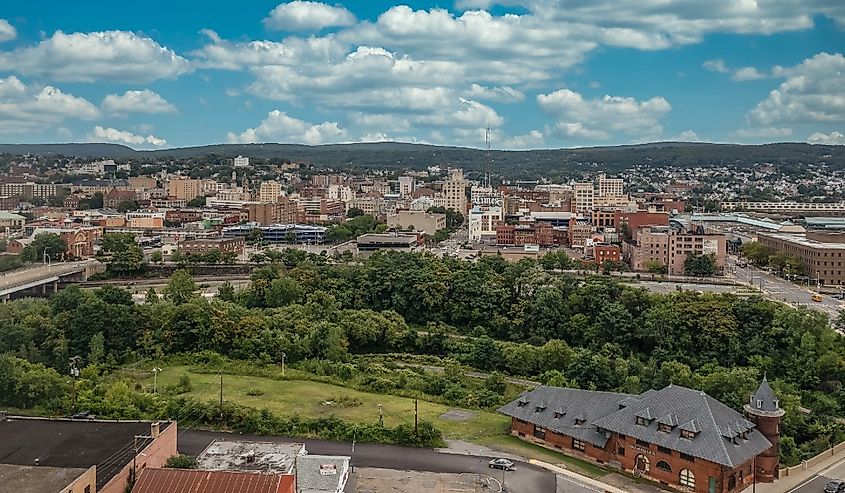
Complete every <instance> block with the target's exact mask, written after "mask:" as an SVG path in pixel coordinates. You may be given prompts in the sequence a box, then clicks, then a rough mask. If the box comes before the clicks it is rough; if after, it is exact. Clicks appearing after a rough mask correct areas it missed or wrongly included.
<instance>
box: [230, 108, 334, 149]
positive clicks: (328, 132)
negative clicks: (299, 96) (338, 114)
mask: <svg viewBox="0 0 845 493" xmlns="http://www.w3.org/2000/svg"><path fill="white" fill-rule="evenodd" d="M346 135H347V132H346V130H344V129H343V128H341V127H340V125H338V123H337V122H323V123H318V124H313V123H309V122H306V121H303V120H299V119H297V118H293V117H291V116H288V114H287V113H285V112H283V111H279V110H273V111H271V112H270V113H268V114H267V117H266V118H265V119H264V120H263V121H262V122H261V123H260V124H259V125H258V126H257V127H255V128H248V129H246V130H245V131H243V132H241V133H240V134H236V133H233V132H230V133H229V134H228V135H227V137H226V140H227V141H229V142H232V143H250V144H251V143H258V142H282V143H295V144H309V145H317V144H324V143H327V142H339V141H341V140H343V139H345V137H346Z"/></svg>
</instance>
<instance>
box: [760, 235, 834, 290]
mask: <svg viewBox="0 0 845 493" xmlns="http://www.w3.org/2000/svg"><path fill="white" fill-rule="evenodd" d="M757 241H759V242H760V243H762V244H763V245H765V246H767V247H769V248H770V249H771V250H772V251H774V252H776V253H784V254H786V255H791V256H793V257H797V258H799V259H800V260H801V266H802V271H803V273H804V274H806V275H807V276H808V277H810V278H811V279H813V280H816V281H817V282H818V283H819V284H822V285H825V286H841V285H843V284H845V267H843V262H845V258H843V254H845V234H843V233H835V232H822V231H808V232H807V233H806V234H782V233H778V234H775V233H760V234H759V235H757Z"/></svg>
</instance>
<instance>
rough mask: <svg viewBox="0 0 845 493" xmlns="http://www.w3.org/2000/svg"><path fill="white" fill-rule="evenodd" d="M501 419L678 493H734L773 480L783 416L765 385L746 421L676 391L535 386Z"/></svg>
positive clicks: (692, 393) (531, 437)
mask: <svg viewBox="0 0 845 493" xmlns="http://www.w3.org/2000/svg"><path fill="white" fill-rule="evenodd" d="M499 412H500V413H502V414H505V415H507V416H510V417H511V434H513V435H515V436H518V437H519V438H522V439H524V440H526V441H530V442H534V443H537V444H539V445H542V446H545V447H547V448H552V449H556V450H559V451H561V452H563V453H565V454H567V455H572V456H575V457H579V458H582V459H587V460H590V461H592V462H596V463H599V464H602V465H607V466H610V467H612V468H616V469H621V470H624V471H628V472H631V473H633V474H634V475H636V476H642V477H645V478H648V479H650V480H653V481H656V482H659V483H660V484H662V485H664V486H667V487H670V488H674V489H677V490H680V491H690V492H701V493H705V492H706V493H715V492H720V493H734V492H739V491H742V490H743V489H745V488H746V487H748V486H751V485H752V484H753V483H755V482H773V481H774V480H775V479H776V478H777V475H778V445H779V441H780V440H779V423H780V418H781V417H782V416H783V414H784V411H783V410H782V409H781V408H780V406H779V404H778V400H777V398H776V397H775V395H774V393H773V392H772V389H771V387H769V384H768V382H767V381H766V380H765V378H764V379H763V382H762V383H761V384H760V387H759V388H758V389H757V391H756V392H755V393H754V394H753V395H752V396H751V397H750V399H749V401H748V404H746V405H745V415H744V416H743V415H742V414H740V413H738V412H736V411H734V410H733V409H731V408H729V407H728V406H726V405H724V404H722V403H721V402H719V401H717V400H716V399H714V398H712V397H710V396H708V395H707V394H705V393H704V392H701V391H698V390H693V389H688V388H686V387H681V386H677V385H669V386H668V387H665V388H663V389H662V390H648V391H646V392H644V393H642V394H640V395H631V394H623V393H616V392H599V391H592V390H580V389H570V388H559V387H546V386H540V387H537V388H535V389H534V390H532V391H530V392H526V393H524V394H522V395H521V396H520V397H519V398H518V399H516V400H514V401H513V402H511V403H509V404H506V405H505V406H503V407H501V408H500V409H499Z"/></svg>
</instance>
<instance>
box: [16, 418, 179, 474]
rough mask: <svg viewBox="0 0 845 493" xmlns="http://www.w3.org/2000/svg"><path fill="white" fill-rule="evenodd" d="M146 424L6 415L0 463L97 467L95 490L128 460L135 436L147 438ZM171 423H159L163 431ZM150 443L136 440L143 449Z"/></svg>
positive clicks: (148, 427) (148, 431)
mask: <svg viewBox="0 0 845 493" xmlns="http://www.w3.org/2000/svg"><path fill="white" fill-rule="evenodd" d="M150 424H151V423H150V422H148V421H142V422H138V421H96V420H94V421H88V420H85V421H83V420H71V419H50V418H27V417H21V416H9V417H7V418H6V419H4V420H2V421H0V437H2V439H0V463H2V464H17V465H22V466H32V465H34V464H35V459H38V465H39V467H42V466H47V467H59V468H83V469H88V468H89V467H91V466H93V465H96V466H97V487H98V488H99V487H101V486H103V485H105V484H106V483H107V482H108V481H109V480H110V479H111V478H112V477H114V475H115V474H117V473H118V472H119V471H120V470H121V469H122V468H123V467H124V466H125V465H126V464H128V463H129V462H130V461H131V460H132V455H133V453H134V451H133V445H134V437H135V435H149V434H150ZM170 425H171V423H167V422H162V423H161V430H162V431H164V430H165V429H166V428H167V427H168V426H170ZM149 442H150V440H139V441H138V446H139V447H141V448H143V447H146V446H147V445H148V444H149Z"/></svg>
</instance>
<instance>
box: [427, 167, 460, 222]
mask: <svg viewBox="0 0 845 493" xmlns="http://www.w3.org/2000/svg"><path fill="white" fill-rule="evenodd" d="M466 189H467V181H466V179H465V178H464V172H463V171H462V170H459V169H450V170H449V179H448V180H446V181H445V182H443V188H442V190H441V192H440V196H439V197H436V200H435V204H436V205H442V206H443V207H445V208H447V209H452V210H453V211H457V212H460V213H461V214H466V212H467V194H466Z"/></svg>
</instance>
